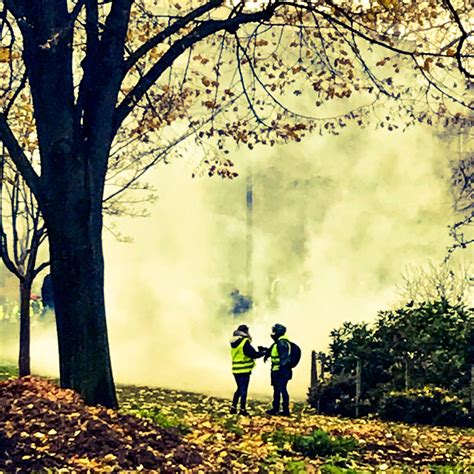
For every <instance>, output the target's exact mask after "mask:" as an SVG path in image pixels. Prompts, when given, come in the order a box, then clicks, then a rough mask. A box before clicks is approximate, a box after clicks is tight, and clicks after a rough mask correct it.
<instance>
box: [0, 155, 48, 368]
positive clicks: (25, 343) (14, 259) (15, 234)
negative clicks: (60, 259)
mask: <svg viewBox="0 0 474 474" xmlns="http://www.w3.org/2000/svg"><path fill="white" fill-rule="evenodd" d="M9 236H10V239H9V238H8V237H9ZM46 238H47V233H46V228H45V226H44V222H43V220H42V218H41V215H40V211H39V208H38V206H37V205H36V201H35V198H34V196H33V194H32V193H31V191H30V190H29V188H28V187H27V186H26V184H25V181H24V180H23V179H22V177H21V176H20V174H19V172H18V171H17V170H16V169H14V168H12V167H11V165H10V166H8V163H7V161H6V158H5V155H0V257H1V260H2V261H3V263H4V265H5V267H6V268H7V269H8V270H9V271H10V272H11V273H12V274H13V275H14V276H15V277H16V278H17V279H18V285H19V294H20V338H19V357H18V369H19V375H20V377H23V376H25V375H30V373H31V367H30V303H31V289H32V286H33V282H34V280H35V278H36V277H37V276H38V275H39V274H40V273H41V271H42V270H44V269H45V268H47V267H48V266H49V261H42V259H41V258H40V257H39V251H40V248H41V246H42V244H43V243H44V242H45V241H46Z"/></svg>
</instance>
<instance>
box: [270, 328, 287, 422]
mask: <svg viewBox="0 0 474 474" xmlns="http://www.w3.org/2000/svg"><path fill="white" fill-rule="evenodd" d="M271 337H272V339H273V341H274V342H273V344H272V345H271V347H270V348H269V349H268V350H267V352H266V354H265V361H266V360H267V359H268V358H269V357H270V358H271V362H272V367H271V382H272V386H273V406H272V408H271V409H270V410H267V414H268V415H281V416H290V395H289V394H288V388H287V385H288V382H289V381H290V380H291V378H292V376H293V372H292V369H291V359H290V352H291V344H290V340H289V339H288V337H287V336H286V327H285V326H283V325H281V324H275V325H274V326H273V327H272V335H271ZM280 400H281V407H282V410H281V411H280Z"/></svg>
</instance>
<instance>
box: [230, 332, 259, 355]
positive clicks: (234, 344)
mask: <svg viewBox="0 0 474 474" xmlns="http://www.w3.org/2000/svg"><path fill="white" fill-rule="evenodd" d="M243 338H244V337H243V336H240V337H235V338H234V339H232V341H231V343H230V345H231V347H233V348H236V347H237V346H238V345H239V344H240V343H241V342H242V339H243ZM244 354H245V355H246V356H247V357H250V358H252V359H258V358H259V357H263V355H264V354H263V353H261V352H259V351H257V350H256V349H255V348H254V347H253V346H252V344H251V343H250V341H249V340H247V341H246V342H245V344H244Z"/></svg>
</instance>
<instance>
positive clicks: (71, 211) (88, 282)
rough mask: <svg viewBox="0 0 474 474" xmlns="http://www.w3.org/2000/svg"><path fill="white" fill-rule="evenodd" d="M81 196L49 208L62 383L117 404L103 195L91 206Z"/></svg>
mask: <svg viewBox="0 0 474 474" xmlns="http://www.w3.org/2000/svg"><path fill="white" fill-rule="evenodd" d="M78 197H79V198H80V197H81V196H77V190H76V196H74V198H73V199H66V200H65V201H64V202H63V205H62V206H59V207H58V206H56V205H55V206H54V207H51V208H50V209H49V212H48V236H49V245H50V258H51V276H52V282H53V289H54V302H55V311H56V325H57V332H58V343H59V363H60V376H61V386H62V387H65V388H72V389H74V390H76V391H78V392H79V393H80V394H81V395H82V397H83V398H84V400H85V401H86V403H88V404H100V405H103V406H106V407H111V408H113V407H116V406H117V399H116V395H115V387H114V382H113V377H112V368H111V363H110V354H109V344H108V336H107V325H106V318H105V304H104V260H103V252H102V216H101V209H100V199H97V200H96V201H97V202H96V204H95V205H94V206H93V207H92V208H91V207H90V205H91V202H90V200H89V199H84V200H83V201H82V202H81V200H80V199H78ZM82 197H84V198H85V196H84V194H83V195H82ZM98 203H99V204H98Z"/></svg>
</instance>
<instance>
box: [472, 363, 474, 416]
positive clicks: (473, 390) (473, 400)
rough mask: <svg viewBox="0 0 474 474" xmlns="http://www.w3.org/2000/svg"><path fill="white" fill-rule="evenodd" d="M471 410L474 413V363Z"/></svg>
mask: <svg viewBox="0 0 474 474" xmlns="http://www.w3.org/2000/svg"><path fill="white" fill-rule="evenodd" d="M471 412H472V413H474V364H471Z"/></svg>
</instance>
